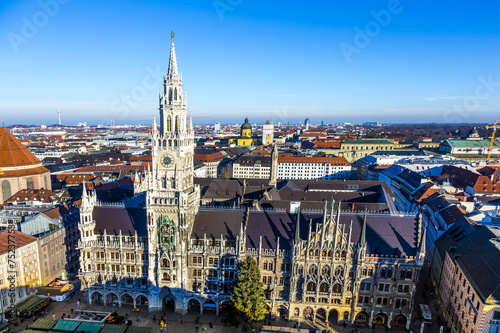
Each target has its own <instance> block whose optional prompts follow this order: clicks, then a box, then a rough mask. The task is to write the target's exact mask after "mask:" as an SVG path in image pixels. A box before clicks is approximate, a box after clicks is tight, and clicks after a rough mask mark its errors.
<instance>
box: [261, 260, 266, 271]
mask: <svg viewBox="0 0 500 333" xmlns="http://www.w3.org/2000/svg"><path fill="white" fill-rule="evenodd" d="M262 269H263V270H265V271H267V260H264V264H263V265H262Z"/></svg>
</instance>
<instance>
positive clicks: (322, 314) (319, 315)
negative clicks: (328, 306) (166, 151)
mask: <svg viewBox="0 0 500 333" xmlns="http://www.w3.org/2000/svg"><path fill="white" fill-rule="evenodd" d="M315 318H316V320H315V321H316V322H317V323H318V324H320V325H323V326H326V311H325V309H323V308H319V309H318V310H316V317H315Z"/></svg>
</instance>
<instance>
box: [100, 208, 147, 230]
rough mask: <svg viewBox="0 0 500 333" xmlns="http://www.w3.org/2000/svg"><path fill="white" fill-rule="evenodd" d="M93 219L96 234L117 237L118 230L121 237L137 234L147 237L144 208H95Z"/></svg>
mask: <svg viewBox="0 0 500 333" xmlns="http://www.w3.org/2000/svg"><path fill="white" fill-rule="evenodd" d="M93 217H94V220H95V222H96V226H95V232H96V234H103V233H104V230H106V233H107V234H108V235H118V234H119V233H120V230H121V232H122V234H123V235H131V236H133V235H134V234H135V231H137V234H138V235H139V236H142V237H147V236H148V231H147V218H146V217H147V216H146V209H144V208H129V207H126V208H125V207H95V208H94V211H93Z"/></svg>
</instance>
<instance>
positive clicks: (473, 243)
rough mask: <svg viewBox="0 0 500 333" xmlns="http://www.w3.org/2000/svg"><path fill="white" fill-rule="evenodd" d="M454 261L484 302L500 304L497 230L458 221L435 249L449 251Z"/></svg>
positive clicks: (442, 256)
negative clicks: (452, 247) (451, 252)
mask: <svg viewBox="0 0 500 333" xmlns="http://www.w3.org/2000/svg"><path fill="white" fill-rule="evenodd" d="M450 246H454V250H453V254H460V255H459V256H455V255H452V257H453V258H455V260H456V261H457V263H458V264H459V265H460V267H461V269H462V270H463V271H464V272H465V273H466V276H467V279H468V280H469V282H471V284H472V286H473V287H474V289H475V290H476V291H477V292H478V294H479V296H480V297H481V299H482V300H483V301H485V302H486V303H489V304H499V301H500V228H499V227H492V226H484V225H479V224H471V223H470V222H469V221H468V220H467V219H466V218H463V219H461V220H460V221H458V222H457V223H456V224H455V225H454V226H453V227H451V228H450V229H449V230H448V231H447V232H446V233H444V234H443V236H441V237H440V238H439V239H438V240H437V241H436V248H437V249H438V250H439V253H440V254H441V258H444V253H445V252H446V251H447V252H450V251H452V250H451V249H450Z"/></svg>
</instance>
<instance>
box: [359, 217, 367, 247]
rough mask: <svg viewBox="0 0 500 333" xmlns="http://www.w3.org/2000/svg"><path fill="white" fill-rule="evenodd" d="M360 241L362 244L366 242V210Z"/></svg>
mask: <svg viewBox="0 0 500 333" xmlns="http://www.w3.org/2000/svg"><path fill="white" fill-rule="evenodd" d="M359 243H360V244H361V246H365V243H366V211H365V216H364V217H363V226H362V227H361V237H360V240H359Z"/></svg>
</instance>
